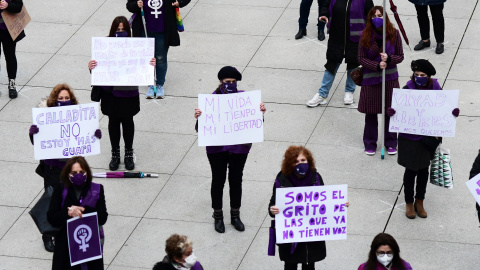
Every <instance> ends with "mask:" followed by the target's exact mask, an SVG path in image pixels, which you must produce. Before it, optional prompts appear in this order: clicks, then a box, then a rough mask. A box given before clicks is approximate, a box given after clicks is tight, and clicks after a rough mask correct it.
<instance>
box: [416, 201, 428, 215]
mask: <svg viewBox="0 0 480 270" xmlns="http://www.w3.org/2000/svg"><path fill="white" fill-rule="evenodd" d="M415 212H417V214H418V216H419V217H421V218H427V211H425V208H423V200H418V199H415Z"/></svg>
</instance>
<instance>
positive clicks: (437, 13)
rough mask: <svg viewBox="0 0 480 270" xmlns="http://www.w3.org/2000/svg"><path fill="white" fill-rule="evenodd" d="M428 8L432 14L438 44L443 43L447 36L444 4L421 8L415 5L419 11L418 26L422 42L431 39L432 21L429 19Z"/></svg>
mask: <svg viewBox="0 0 480 270" xmlns="http://www.w3.org/2000/svg"><path fill="white" fill-rule="evenodd" d="M428 7H430V13H432V22H433V33H434V34H435V40H436V41H437V43H443V41H444V38H445V37H444V35H445V19H444V18H443V4H440V5H428V6H420V5H415V9H416V10H417V20H418V26H419V27H420V36H422V40H427V39H430V20H429V19H428Z"/></svg>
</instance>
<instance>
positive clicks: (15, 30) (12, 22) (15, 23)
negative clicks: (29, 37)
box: [2, 5, 31, 40]
mask: <svg viewBox="0 0 480 270" xmlns="http://www.w3.org/2000/svg"><path fill="white" fill-rule="evenodd" d="M2 18H3V21H4V22H5V25H6V26H7V29H8V32H9V33H10V36H11V37H12V39H13V40H15V39H17V37H18V35H20V33H22V31H23V29H25V27H26V26H27V24H28V23H29V22H30V20H31V19H30V15H29V14H28V12H27V9H26V8H25V5H23V7H22V11H20V13H10V12H8V11H6V10H4V11H3V12H2Z"/></svg>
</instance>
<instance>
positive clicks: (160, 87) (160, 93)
mask: <svg viewBox="0 0 480 270" xmlns="http://www.w3.org/2000/svg"><path fill="white" fill-rule="evenodd" d="M156 98H158V99H164V98H165V88H163V85H159V84H158V85H157V95H156Z"/></svg>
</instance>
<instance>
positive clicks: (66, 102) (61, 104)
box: [57, 100, 72, 106]
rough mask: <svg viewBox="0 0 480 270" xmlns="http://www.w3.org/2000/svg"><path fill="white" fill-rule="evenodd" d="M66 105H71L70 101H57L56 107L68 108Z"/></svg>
mask: <svg viewBox="0 0 480 270" xmlns="http://www.w3.org/2000/svg"><path fill="white" fill-rule="evenodd" d="M68 105H72V101H71V100H67V101H60V100H57V106H68Z"/></svg>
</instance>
